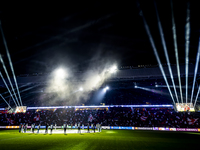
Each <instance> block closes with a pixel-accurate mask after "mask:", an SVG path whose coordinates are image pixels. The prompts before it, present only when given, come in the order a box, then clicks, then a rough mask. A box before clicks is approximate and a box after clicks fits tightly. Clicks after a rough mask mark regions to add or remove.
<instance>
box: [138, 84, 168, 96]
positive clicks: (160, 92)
mask: <svg viewBox="0 0 200 150" xmlns="http://www.w3.org/2000/svg"><path fill="white" fill-rule="evenodd" d="M137 89H141V90H145V91H149V92H153V93H157V94H162V95H169V94H167V93H165V92H162V91H160V90H155V89H150V88H145V87H141V86H137Z"/></svg>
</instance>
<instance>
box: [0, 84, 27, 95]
mask: <svg viewBox="0 0 200 150" xmlns="http://www.w3.org/2000/svg"><path fill="white" fill-rule="evenodd" d="M30 84H31V83H27V84H24V85H22V86H20V87H19V88H22V87H25V86H28V85H30ZM16 89H17V88H15V89H14V90H16ZM7 93H9V92H8V91H6V92H4V93H0V94H1V95H4V94H7Z"/></svg>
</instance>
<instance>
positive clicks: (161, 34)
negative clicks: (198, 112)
mask: <svg viewBox="0 0 200 150" xmlns="http://www.w3.org/2000/svg"><path fill="white" fill-rule="evenodd" d="M154 5H155V8H156V15H157V19H158V28H159V31H160V36H161V40H162V45H163V49H164V52H165V58H166V61H167V66H168V70H169V73H170V77H171V80H172V85H173V87H174V92H175V96H176V99H177V102H178V103H179V100H178V95H177V92H176V87H175V83H174V77H173V73H172V69H171V64H170V60H169V56H168V52H167V46H166V43H165V38H164V33H163V29H162V25H161V22H160V18H159V15H158V10H157V7H156V2H154Z"/></svg>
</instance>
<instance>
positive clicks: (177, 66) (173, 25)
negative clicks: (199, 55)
mask: <svg viewBox="0 0 200 150" xmlns="http://www.w3.org/2000/svg"><path fill="white" fill-rule="evenodd" d="M171 8H172V31H173V39H174V50H175V56H176V68H177V75H178V82H179V87H180V95H181V102H182V103H183V93H182V86H181V78H180V76H181V75H180V67H179V57H178V47H177V39H176V26H175V20H174V12H173V3H172V1H171Z"/></svg>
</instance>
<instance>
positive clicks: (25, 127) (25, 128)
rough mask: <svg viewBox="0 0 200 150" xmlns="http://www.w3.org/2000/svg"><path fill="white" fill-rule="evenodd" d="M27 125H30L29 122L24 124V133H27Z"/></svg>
mask: <svg viewBox="0 0 200 150" xmlns="http://www.w3.org/2000/svg"><path fill="white" fill-rule="evenodd" d="M27 127H28V123H27V124H26V125H25V126H24V133H26V130H27Z"/></svg>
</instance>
